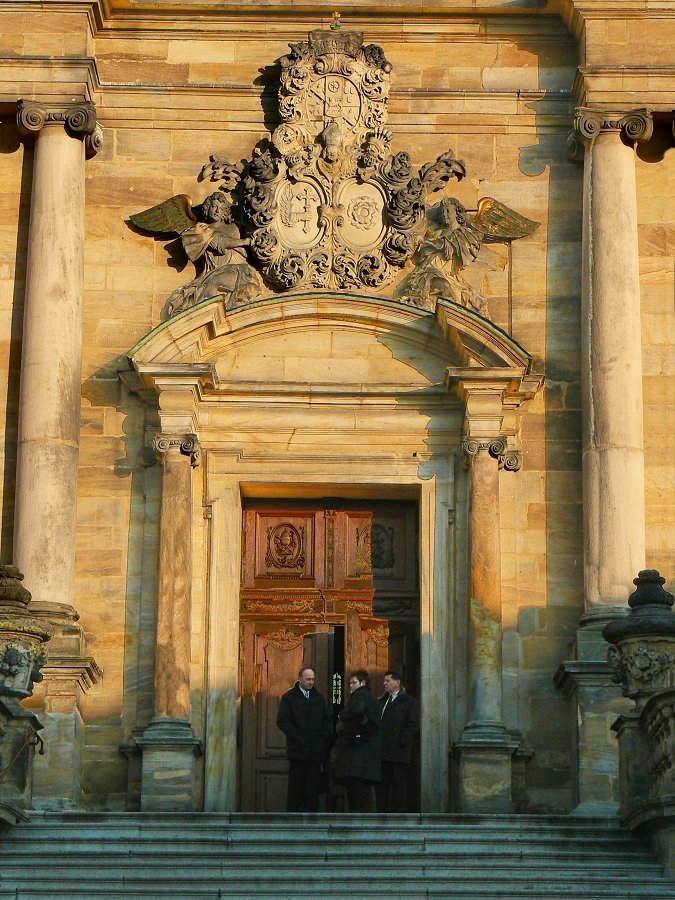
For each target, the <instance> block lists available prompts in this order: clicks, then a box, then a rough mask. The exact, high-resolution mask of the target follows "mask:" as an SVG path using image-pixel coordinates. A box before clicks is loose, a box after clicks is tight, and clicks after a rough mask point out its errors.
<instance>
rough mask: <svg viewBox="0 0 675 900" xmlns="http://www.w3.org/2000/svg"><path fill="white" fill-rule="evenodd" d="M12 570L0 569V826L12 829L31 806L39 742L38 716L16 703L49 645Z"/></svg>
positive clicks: (37, 673)
mask: <svg viewBox="0 0 675 900" xmlns="http://www.w3.org/2000/svg"><path fill="white" fill-rule="evenodd" d="M22 579H23V575H22V574H21V573H20V572H19V570H18V569H17V568H16V566H0V823H5V824H10V825H14V824H16V822H18V821H19V820H20V819H22V818H26V817H27V816H26V811H27V810H29V809H30V808H31V805H32V792H33V758H34V751H35V746H36V744H38V743H40V744H41V743H42V742H41V740H40V738H39V736H38V731H39V730H40V729H41V728H42V725H41V724H40V722H39V720H38V718H37V716H36V715H35V714H34V713H32V712H31V711H30V710H29V709H25V708H24V707H23V706H21V703H20V702H19V701H20V700H22V699H23V698H24V697H30V695H31V693H32V692H33V683H34V682H35V681H41V680H42V675H41V674H40V668H41V667H42V666H43V665H44V663H45V661H46V659H47V654H46V653H45V651H44V648H43V644H44V643H45V641H47V640H49V638H50V636H51V635H50V632H49V631H48V629H47V627H46V623H45V622H42V621H41V620H40V619H36V618H35V617H34V616H32V615H31V613H30V611H29V608H28V607H29V604H30V593H29V592H28V591H27V590H26V588H25V587H24V586H23V585H22V584H21V581H22Z"/></svg>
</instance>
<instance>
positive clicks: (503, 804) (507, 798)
mask: <svg viewBox="0 0 675 900" xmlns="http://www.w3.org/2000/svg"><path fill="white" fill-rule="evenodd" d="M519 746H520V742H519V741H517V740H515V739H514V738H513V737H512V736H511V735H510V734H509V733H508V732H507V731H506V729H505V728H504V726H503V725H501V724H499V723H472V724H470V725H467V727H466V728H465V729H464V732H463V734H462V737H461V739H460V740H459V741H457V743H456V744H455V745H454V747H453V752H454V754H455V756H456V758H457V760H458V763H459V804H460V811H461V812H463V813H511V812H512V811H513V755H514V753H515V752H516V750H517V749H518V747H519Z"/></svg>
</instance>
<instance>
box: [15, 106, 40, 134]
mask: <svg viewBox="0 0 675 900" xmlns="http://www.w3.org/2000/svg"><path fill="white" fill-rule="evenodd" d="M16 121H17V125H18V127H19V131H20V132H21V134H37V132H38V131H40V130H41V129H42V128H43V126H44V124H45V122H46V121H47V110H46V109H45V108H44V107H43V106H39V105H38V104H37V103H31V102H30V101H26V100H19V106H18V110H17V114H16Z"/></svg>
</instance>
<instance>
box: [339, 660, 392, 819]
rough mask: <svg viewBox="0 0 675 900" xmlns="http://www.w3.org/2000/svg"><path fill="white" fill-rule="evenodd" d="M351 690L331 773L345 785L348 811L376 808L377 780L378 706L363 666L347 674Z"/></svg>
mask: <svg viewBox="0 0 675 900" xmlns="http://www.w3.org/2000/svg"><path fill="white" fill-rule="evenodd" d="M349 689H350V691H351V694H350V696H349V699H348V700H347V705H346V706H345V708H344V709H343V710H342V712H341V713H340V717H339V718H340V722H339V723H338V728H337V730H338V737H337V741H336V742H335V767H334V770H333V777H334V779H335V781H337V782H338V783H339V784H344V785H345V786H346V788H347V799H348V800H349V811H350V812H359V813H361V812H375V806H374V803H373V788H372V786H373V785H374V784H376V783H377V782H378V781H379V780H380V770H381V765H382V746H381V740H380V708H379V706H378V703H377V700H376V699H375V697H374V696H373V693H372V691H371V690H370V677H369V675H368V673H367V672H366V671H365V670H364V669H358V670H357V671H356V672H352V673H351V674H350V676H349Z"/></svg>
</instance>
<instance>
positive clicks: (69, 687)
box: [31, 601, 102, 810]
mask: <svg viewBox="0 0 675 900" xmlns="http://www.w3.org/2000/svg"><path fill="white" fill-rule="evenodd" d="M31 606H32V608H33V611H34V613H36V614H37V615H39V616H41V618H42V619H43V620H44V621H46V622H47V623H48V625H49V628H50V629H51V631H52V639H51V641H50V644H49V659H48V661H47V662H46V664H45V666H44V668H43V675H44V680H43V681H42V682H41V683H40V685H39V686H38V687H37V688H36V690H35V693H34V697H33V701H32V703H33V707H34V708H35V709H36V710H37V711H38V712H39V715H40V718H41V720H42V722H43V724H44V732H43V738H44V743H45V752H44V755H42V756H38V757H36V761H35V776H34V792H33V805H34V806H35V808H36V809H41V810H47V809H48V810H61V809H77V808H78V807H79V805H80V800H81V797H82V743H83V739H84V722H83V719H82V713H81V707H82V704H83V702H84V698H85V696H86V694H87V692H88V691H89V690H90V689H91V688H92V686H93V685H94V684H96V683H97V682H98V680H99V679H100V678H101V675H102V672H101V670H100V668H99V667H98V665H97V663H96V661H95V660H94V659H93V658H92V657H91V656H87V655H86V651H85V636H84V632H83V630H82V627H81V626H80V625H79V622H78V620H79V616H78V614H77V612H76V611H75V610H74V609H73V607H72V606H67V605H65V604H63V603H48V602H42V603H40V602H35V601H34V602H33V603H32V604H31Z"/></svg>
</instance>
